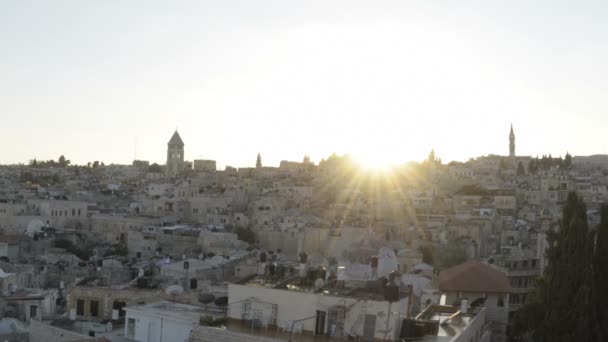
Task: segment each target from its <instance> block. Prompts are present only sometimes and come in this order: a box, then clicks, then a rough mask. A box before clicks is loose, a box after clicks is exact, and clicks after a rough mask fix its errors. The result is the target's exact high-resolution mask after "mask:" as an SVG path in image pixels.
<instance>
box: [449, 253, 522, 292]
mask: <svg viewBox="0 0 608 342" xmlns="http://www.w3.org/2000/svg"><path fill="white" fill-rule="evenodd" d="M439 290H441V291H454V292H482V293H509V292H511V285H510V284H509V279H508V277H507V274H506V273H504V272H501V271H499V270H497V269H495V268H494V267H492V266H490V265H487V264H484V263H481V262H479V261H474V260H472V261H467V262H465V263H462V264H460V265H456V266H454V267H452V268H448V269H446V270H443V271H441V272H440V273H439Z"/></svg>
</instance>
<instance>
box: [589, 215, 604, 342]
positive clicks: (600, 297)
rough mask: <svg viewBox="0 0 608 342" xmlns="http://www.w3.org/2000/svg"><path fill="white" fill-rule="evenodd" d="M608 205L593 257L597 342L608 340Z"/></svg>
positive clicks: (594, 312) (593, 301)
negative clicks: (607, 272)
mask: <svg viewBox="0 0 608 342" xmlns="http://www.w3.org/2000/svg"><path fill="white" fill-rule="evenodd" d="M607 270H608V205H606V204H604V205H603V206H602V209H601V221H600V225H599V226H598V227H597V231H596V235H595V248H594V255H593V284H592V301H591V303H590V304H592V305H593V308H592V310H593V315H594V317H593V321H592V324H593V327H594V329H593V331H594V332H595V333H596V337H597V341H606V339H608V312H606V310H607V308H608V306H607V305H608V293H606V291H608V274H606V271H607Z"/></svg>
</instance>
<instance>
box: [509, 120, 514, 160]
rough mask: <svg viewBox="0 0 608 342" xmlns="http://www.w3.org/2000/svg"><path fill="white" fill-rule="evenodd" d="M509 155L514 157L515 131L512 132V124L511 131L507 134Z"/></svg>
mask: <svg viewBox="0 0 608 342" xmlns="http://www.w3.org/2000/svg"><path fill="white" fill-rule="evenodd" d="M509 157H515V133H513V124H511V133H510V134H509Z"/></svg>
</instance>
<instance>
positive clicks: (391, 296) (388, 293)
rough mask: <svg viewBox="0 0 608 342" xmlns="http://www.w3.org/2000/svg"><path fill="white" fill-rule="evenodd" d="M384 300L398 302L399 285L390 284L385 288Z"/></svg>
mask: <svg viewBox="0 0 608 342" xmlns="http://www.w3.org/2000/svg"><path fill="white" fill-rule="evenodd" d="M384 300H386V301H388V302H396V301H398V300H399V287H398V286H396V285H393V284H390V285H388V286H386V287H385V288H384Z"/></svg>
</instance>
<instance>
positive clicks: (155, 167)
mask: <svg viewBox="0 0 608 342" xmlns="http://www.w3.org/2000/svg"><path fill="white" fill-rule="evenodd" d="M161 171H162V169H161V167H160V165H158V164H157V163H154V164H152V165H150V166H149V167H148V172H152V173H161Z"/></svg>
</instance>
